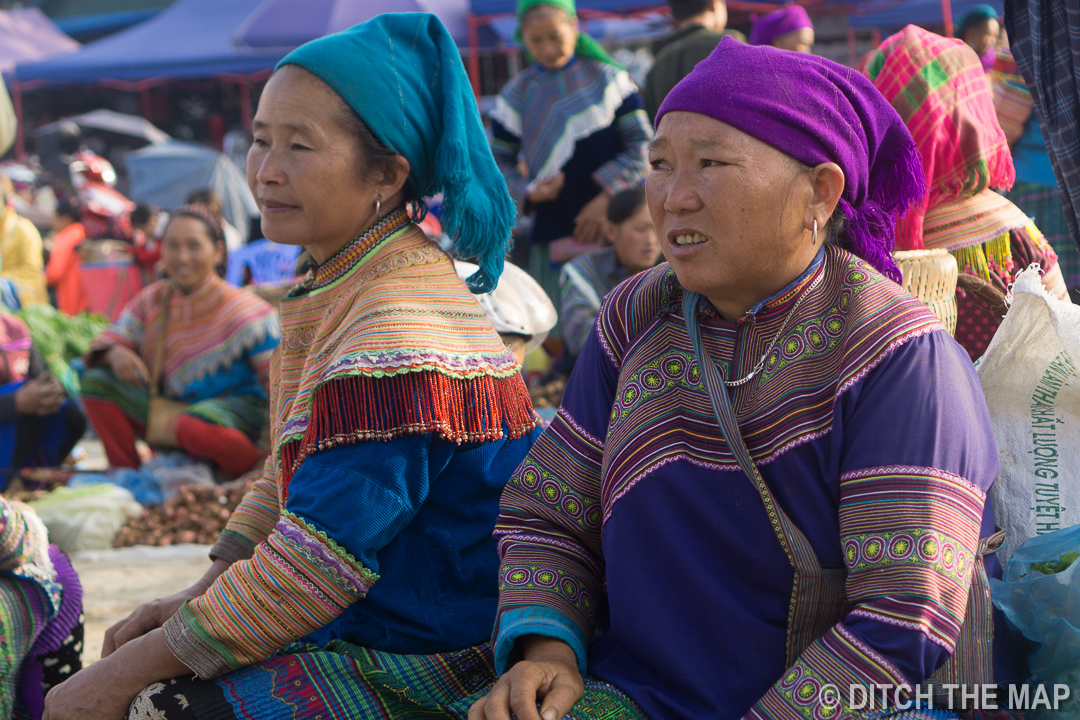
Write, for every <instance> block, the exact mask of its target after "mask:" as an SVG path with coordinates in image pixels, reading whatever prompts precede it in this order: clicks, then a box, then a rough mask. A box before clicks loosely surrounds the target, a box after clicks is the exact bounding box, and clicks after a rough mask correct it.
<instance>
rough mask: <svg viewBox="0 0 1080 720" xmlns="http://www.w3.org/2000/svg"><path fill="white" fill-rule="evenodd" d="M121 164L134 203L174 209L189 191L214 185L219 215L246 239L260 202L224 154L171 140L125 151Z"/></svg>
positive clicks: (245, 179)
mask: <svg viewBox="0 0 1080 720" xmlns="http://www.w3.org/2000/svg"><path fill="white" fill-rule="evenodd" d="M124 164H125V165H127V177H128V188H129V189H128V196H129V197H130V198H131V199H132V200H134V201H135V202H141V203H149V204H151V205H157V206H158V207H162V208H165V209H166V210H175V209H176V208H178V207H180V206H181V205H183V204H184V200H185V199H187V196H188V194H189V193H190V192H192V191H193V190H198V189H200V188H207V187H208V188H213V189H214V191H215V192H216V193H217V194H218V197H220V198H221V214H222V215H224V216H225V219H226V220H228V221H229V222H230V223H232V224H233V225H234V226H235V227H236V229H237V230H239V231H240V234H241V235H243V237H244V240H245V241H246V240H247V236H248V230H249V227H250V224H251V218H253V217H255V216H257V215H258V214H259V206H258V205H256V204H255V198H253V197H252V196H251V190H250V189H249V188H248V184H247V177H246V176H245V175H244V171H243V170H241V169H240V168H238V167H237V166H236V163H234V162H233V161H232V158H230V157H229V156H228V155H225V154H224V153H220V152H218V151H217V150H212V149H210V148H207V147H203V146H202V145H195V144H192V143H185V142H180V141H171V142H166V143H158V144H156V145H148V146H147V147H145V148H143V149H141V150H136V151H135V152H129V153H128V154H127V155H125V156H124Z"/></svg>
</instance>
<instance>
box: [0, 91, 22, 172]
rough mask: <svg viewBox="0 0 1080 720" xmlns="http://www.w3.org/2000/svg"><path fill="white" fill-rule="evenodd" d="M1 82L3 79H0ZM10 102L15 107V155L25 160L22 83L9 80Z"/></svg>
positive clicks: (20, 159) (19, 159) (20, 160)
mask: <svg viewBox="0 0 1080 720" xmlns="http://www.w3.org/2000/svg"><path fill="white" fill-rule="evenodd" d="M0 82H3V80H0ZM11 104H12V105H13V106H14V108H15V157H16V159H18V161H19V162H21V163H24V162H26V121H25V119H24V118H23V102H22V84H21V83H19V81H18V80H12V81H11Z"/></svg>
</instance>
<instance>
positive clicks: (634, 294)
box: [597, 248, 942, 521]
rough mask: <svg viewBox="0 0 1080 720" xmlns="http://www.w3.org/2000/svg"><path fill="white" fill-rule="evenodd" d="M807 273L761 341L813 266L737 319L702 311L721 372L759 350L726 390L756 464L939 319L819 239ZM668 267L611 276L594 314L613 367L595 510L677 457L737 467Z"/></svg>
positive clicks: (792, 442)
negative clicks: (809, 289)
mask: <svg viewBox="0 0 1080 720" xmlns="http://www.w3.org/2000/svg"><path fill="white" fill-rule="evenodd" d="M817 272H819V273H825V276H824V279H823V281H822V282H821V285H820V287H819V288H818V289H817V291H816V292H815V293H814V294H813V295H812V296H809V297H807V300H806V302H804V303H803V304H802V305H801V306H800V307H799V308H798V310H797V312H798V314H799V316H798V317H797V318H792V319H791V321H789V327H790V329H789V330H787V331H786V332H785V335H784V337H783V338H780V339H779V341H778V342H776V343H775V347H772V349H771V350H770V343H772V342H773V338H775V337H776V333H777V332H779V331H780V330H781V329H782V326H783V323H784V321H785V319H786V313H785V312H783V311H785V310H790V309H791V308H792V306H793V305H794V303H795V301H796V299H797V298H799V297H801V292H800V291H801V290H802V289H803V288H804V287H806V286H807V284H808V283H812V282H813V281H814V280H815V278H816V275H815V274H814V273H811V275H810V276H808V277H807V278H805V279H804V280H803V283H801V284H800V285H798V286H796V287H795V288H793V289H792V291H791V292H788V293H786V294H785V295H784V296H783V297H781V298H778V299H777V300H775V301H773V302H772V303H770V306H769V308H768V311H767V312H763V313H761V314H759V316H758V317H757V318H756V319H755V320H754V321H753V322H752V323H745V324H743V325H742V326H741V330H740V329H737V328H738V327H739V326H737V325H735V324H732V323H725V322H723V321H721V320H719V319H718V318H716V317H714V316H712V313H710V312H706V315H708V316H706V317H702V319H701V324H702V326H703V332H702V336H703V338H704V342H705V346H706V349H707V350H708V351H709V353H710V354H711V355H712V356H713V358H715V359H716V360H717V363H718V365H719V366H721V367H722V368H723V370H724V374H725V377H742V376H743V375H745V374H747V373H748V372H749V371H750V369H751V368H753V366H754V365H755V363H756V362H757V361H758V360H759V359H760V358H761V357H762V355H764V354H765V353H766V352H768V355H767V357H766V362H765V365H764V368H763V370H762V371H761V373H759V374H758V376H757V377H755V378H754V380H752V381H751V382H749V383H747V384H746V385H743V386H741V387H739V388H737V389H735V391H734V393H733V395H732V403H733V406H734V409H735V412H736V416H737V418H738V421H739V426H740V428H741V430H742V433H743V437H744V438H745V440H746V443H747V446H748V447H749V449H750V452H751V456H752V457H753V458H754V461H755V462H756V463H757V464H759V465H764V464H767V463H770V462H772V461H774V460H776V459H777V458H778V457H780V456H781V455H783V454H784V453H786V452H787V451H789V450H791V449H792V448H794V447H796V446H798V445H801V444H803V443H806V442H809V441H811V440H813V439H815V438H818V437H821V436H823V435H825V434H827V433H828V432H830V430H831V429H832V422H833V407H834V404H835V402H836V400H837V398H838V397H839V396H840V395H842V394H843V393H844V392H845V391H846V390H847V389H848V388H850V387H851V386H852V385H854V384H855V383H856V382H858V381H859V380H861V379H862V378H863V377H865V375H866V374H867V373H868V372H870V370H872V369H873V368H874V367H876V366H877V365H878V364H879V363H880V362H881V361H882V360H883V359H884V358H885V357H887V356H888V354H889V353H890V352H891V351H892V350H894V349H895V348H897V347H899V346H900V345H902V344H903V343H905V342H907V341H909V340H911V339H912V338H915V337H919V336H921V335H924V334H926V333H929V332H934V331H936V330H940V329H942V326H941V324H940V323H939V322H938V321H937V319H936V318H934V316H933V315H932V314H930V313H929V312H928V311H927V309H926V307H925V305H923V304H921V303H920V302H919V301H917V300H916V299H915V298H913V297H911V296H910V295H907V294H906V293H905V292H904V291H903V290H901V289H900V288H899V286H897V285H896V284H895V283H893V282H892V281H890V280H888V279H887V278H884V277H882V276H881V275H879V274H878V273H876V272H875V271H874V270H873V269H872V268H870V266H869V265H867V264H866V263H864V262H863V261H862V260H859V259H858V258H856V257H854V256H853V255H850V254H848V253H846V252H844V251H842V250H835V249H832V248H830V249H829V251H828V252H827V254H826V259H825V261H824V262H823V263H822V267H821V268H820V269H819V270H818V271H817ZM672 277H673V273H671V271H670V270H669V269H666V268H664V267H661V268H657V269H656V270H652V271H650V272H648V273H642V275H639V276H637V277H635V278H632V279H631V280H630V281H628V282H626V283H624V284H623V285H620V286H619V287H618V288H616V289H615V290H613V291H612V293H611V294H610V295H609V296H608V298H607V301H606V303H605V307H604V310H603V311H602V313H601V315H600V317H599V319H598V322H597V330H598V333H599V335H600V338H601V345H602V346H603V347H604V349H605V351H606V353H607V355H608V357H609V359H610V360H611V361H612V362H613V364H615V365H616V367H617V368H618V369H619V370H620V373H619V384H618V388H617V391H616V394H615V402H614V404H613V407H612V414H611V422H610V424H609V426H608V436H607V438H606V440H605V450H606V452H605V453H604V460H603V463H604V469H603V478H604V480H603V496H602V501H603V502H602V504H603V512H604V518H605V521H606V519H607V517H609V516H610V514H611V512H612V509H613V503H614V501H615V500H617V499H618V498H619V497H621V496H622V495H623V494H624V493H625V492H627V491H628V490H630V489H631V488H632V487H633V485H634V484H635V483H636V482H637V481H638V480H640V479H641V478H642V477H644V476H646V475H648V474H649V473H650V472H652V471H653V470H654V469H655V468H656V467H659V466H660V465H663V464H666V463H669V462H672V461H674V460H676V459H681V460H686V461H688V462H692V463H694V464H696V465H699V466H701V467H706V468H712V469H717V470H723V471H731V472H734V471H737V470H738V469H739V466H738V463H737V462H736V460H735V457H734V455H733V454H732V453H731V451H730V449H729V448H728V447H727V444H726V442H725V441H724V439H723V437H722V435H721V434H720V433H717V432H715V426H716V419H715V415H714V413H713V409H712V405H711V404H710V402H709V398H708V395H707V393H706V392H705V389H704V387H703V386H702V384H701V383H700V369H699V368H698V366H697V360H696V359H695V355H694V351H693V347H692V346H691V344H690V340H689V338H688V336H687V334H686V329H685V326H684V322H683V320H682V317H681V310H680V311H679V312H673V311H672V309H673V308H674V307H676V306H677V305H678V304H679V303H681V291H679V290H678V289H677V285H675V283H673V282H672V281H671V278H672ZM774 310H776V312H774ZM658 428H662V431H658Z"/></svg>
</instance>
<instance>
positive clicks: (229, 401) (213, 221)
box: [82, 205, 280, 478]
mask: <svg viewBox="0 0 1080 720" xmlns="http://www.w3.org/2000/svg"><path fill="white" fill-rule="evenodd" d="M162 253H163V259H164V261H165V270H166V272H167V273H168V275H169V279H168V280H161V281H159V282H156V283H154V284H153V285H151V286H149V287H148V288H146V289H145V290H143V291H142V292H141V293H139V295H138V296H136V297H135V298H134V299H133V300H132V301H131V302H130V303H129V304H128V306H127V308H125V309H124V312H123V314H122V315H121V316H120V317H119V318H118V319H117V320H116V322H115V323H113V324H112V326H110V327H109V328H108V329H107V330H106V331H105V332H104V333H102V334H101V336H100V337H98V338H97V339H96V340H95V341H94V343H93V344H92V345H91V349H90V354H89V355H88V356H87V366H88V368H89V369H88V370H87V371H86V375H85V378H84V379H83V382H82V396H83V400H84V402H85V404H86V411H87V413H88V414H89V415H90V421H91V422H92V423H93V425H94V428H95V430H97V433H98V435H99V436H100V437H101V442H102V443H103V444H104V445H105V453H106V455H107V456H108V458H109V464H110V465H111V466H112V467H131V468H137V467H139V465H140V460H139V454H138V452H136V449H135V439H136V437H145V436H146V434H147V429H148V423H149V422H150V420H151V419H152V418H151V408H152V403H151V394H152V388H151V385H157V386H158V387H157V388H155V389H154V390H156V392H158V393H160V394H161V396H162V397H165V398H168V399H171V400H174V401H177V402H182V403H186V404H187V407H186V408H184V410H183V412H182V413H180V414H179V415H178V416H177V417H175V419H174V421H173V422H174V423H175V424H174V426H173V427H172V430H171V437H169V438H167V439H164V441H165V442H167V444H170V445H175V446H176V447H179V448H181V449H183V450H186V451H187V452H189V453H191V454H192V455H194V456H195V457H198V458H204V459H206V460H210V461H212V462H214V463H216V464H217V465H218V466H219V467H220V468H221V469H222V470H224V471H225V473H226V474H228V475H229V476H230V477H234V478H235V477H239V476H240V475H242V474H243V473H245V472H247V471H248V470H250V469H251V468H252V466H253V465H255V464H256V463H257V462H258V461H259V458H260V457H261V456H260V452H259V449H258V448H257V447H256V442H257V441H258V439H259V436H260V435H261V434H262V431H263V429H264V428H265V427H266V420H267V404H266V400H267V390H268V381H269V376H270V356H271V354H272V353H273V351H274V348H275V347H277V344H278V338H279V337H280V330H279V328H278V320H277V314H276V313H275V312H274V309H273V308H272V307H271V306H270V305H269V304H267V303H266V302H265V301H264V300H262V299H260V298H258V297H256V296H255V295H254V294H253V293H249V292H246V291H243V290H238V289H237V288H234V287H233V286H231V285H229V284H228V283H226V282H225V281H224V280H223V279H222V278H221V276H220V274H219V271H220V270H221V268H222V267H224V262H225V241H224V235H223V234H222V230H221V221H220V218H219V217H218V216H217V214H216V213H213V212H212V211H211V210H210V209H209V208H208V207H207V206H205V205H185V206H184V207H182V208H180V209H179V210H177V211H176V212H175V213H173V214H172V217H171V218H170V220H169V224H168V226H167V227H166V228H165V233H164V239H163V240H162ZM151 368H153V369H151ZM151 440H157V438H151Z"/></svg>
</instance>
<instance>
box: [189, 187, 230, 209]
mask: <svg viewBox="0 0 1080 720" xmlns="http://www.w3.org/2000/svg"><path fill="white" fill-rule="evenodd" d="M184 204H185V205H217V206H218V207H221V198H220V197H219V196H218V194H217V193H216V192H214V189H213V188H208V187H206V188H199V189H198V190H192V191H191V192H190V193H188V196H187V199H186V200H184Z"/></svg>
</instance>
